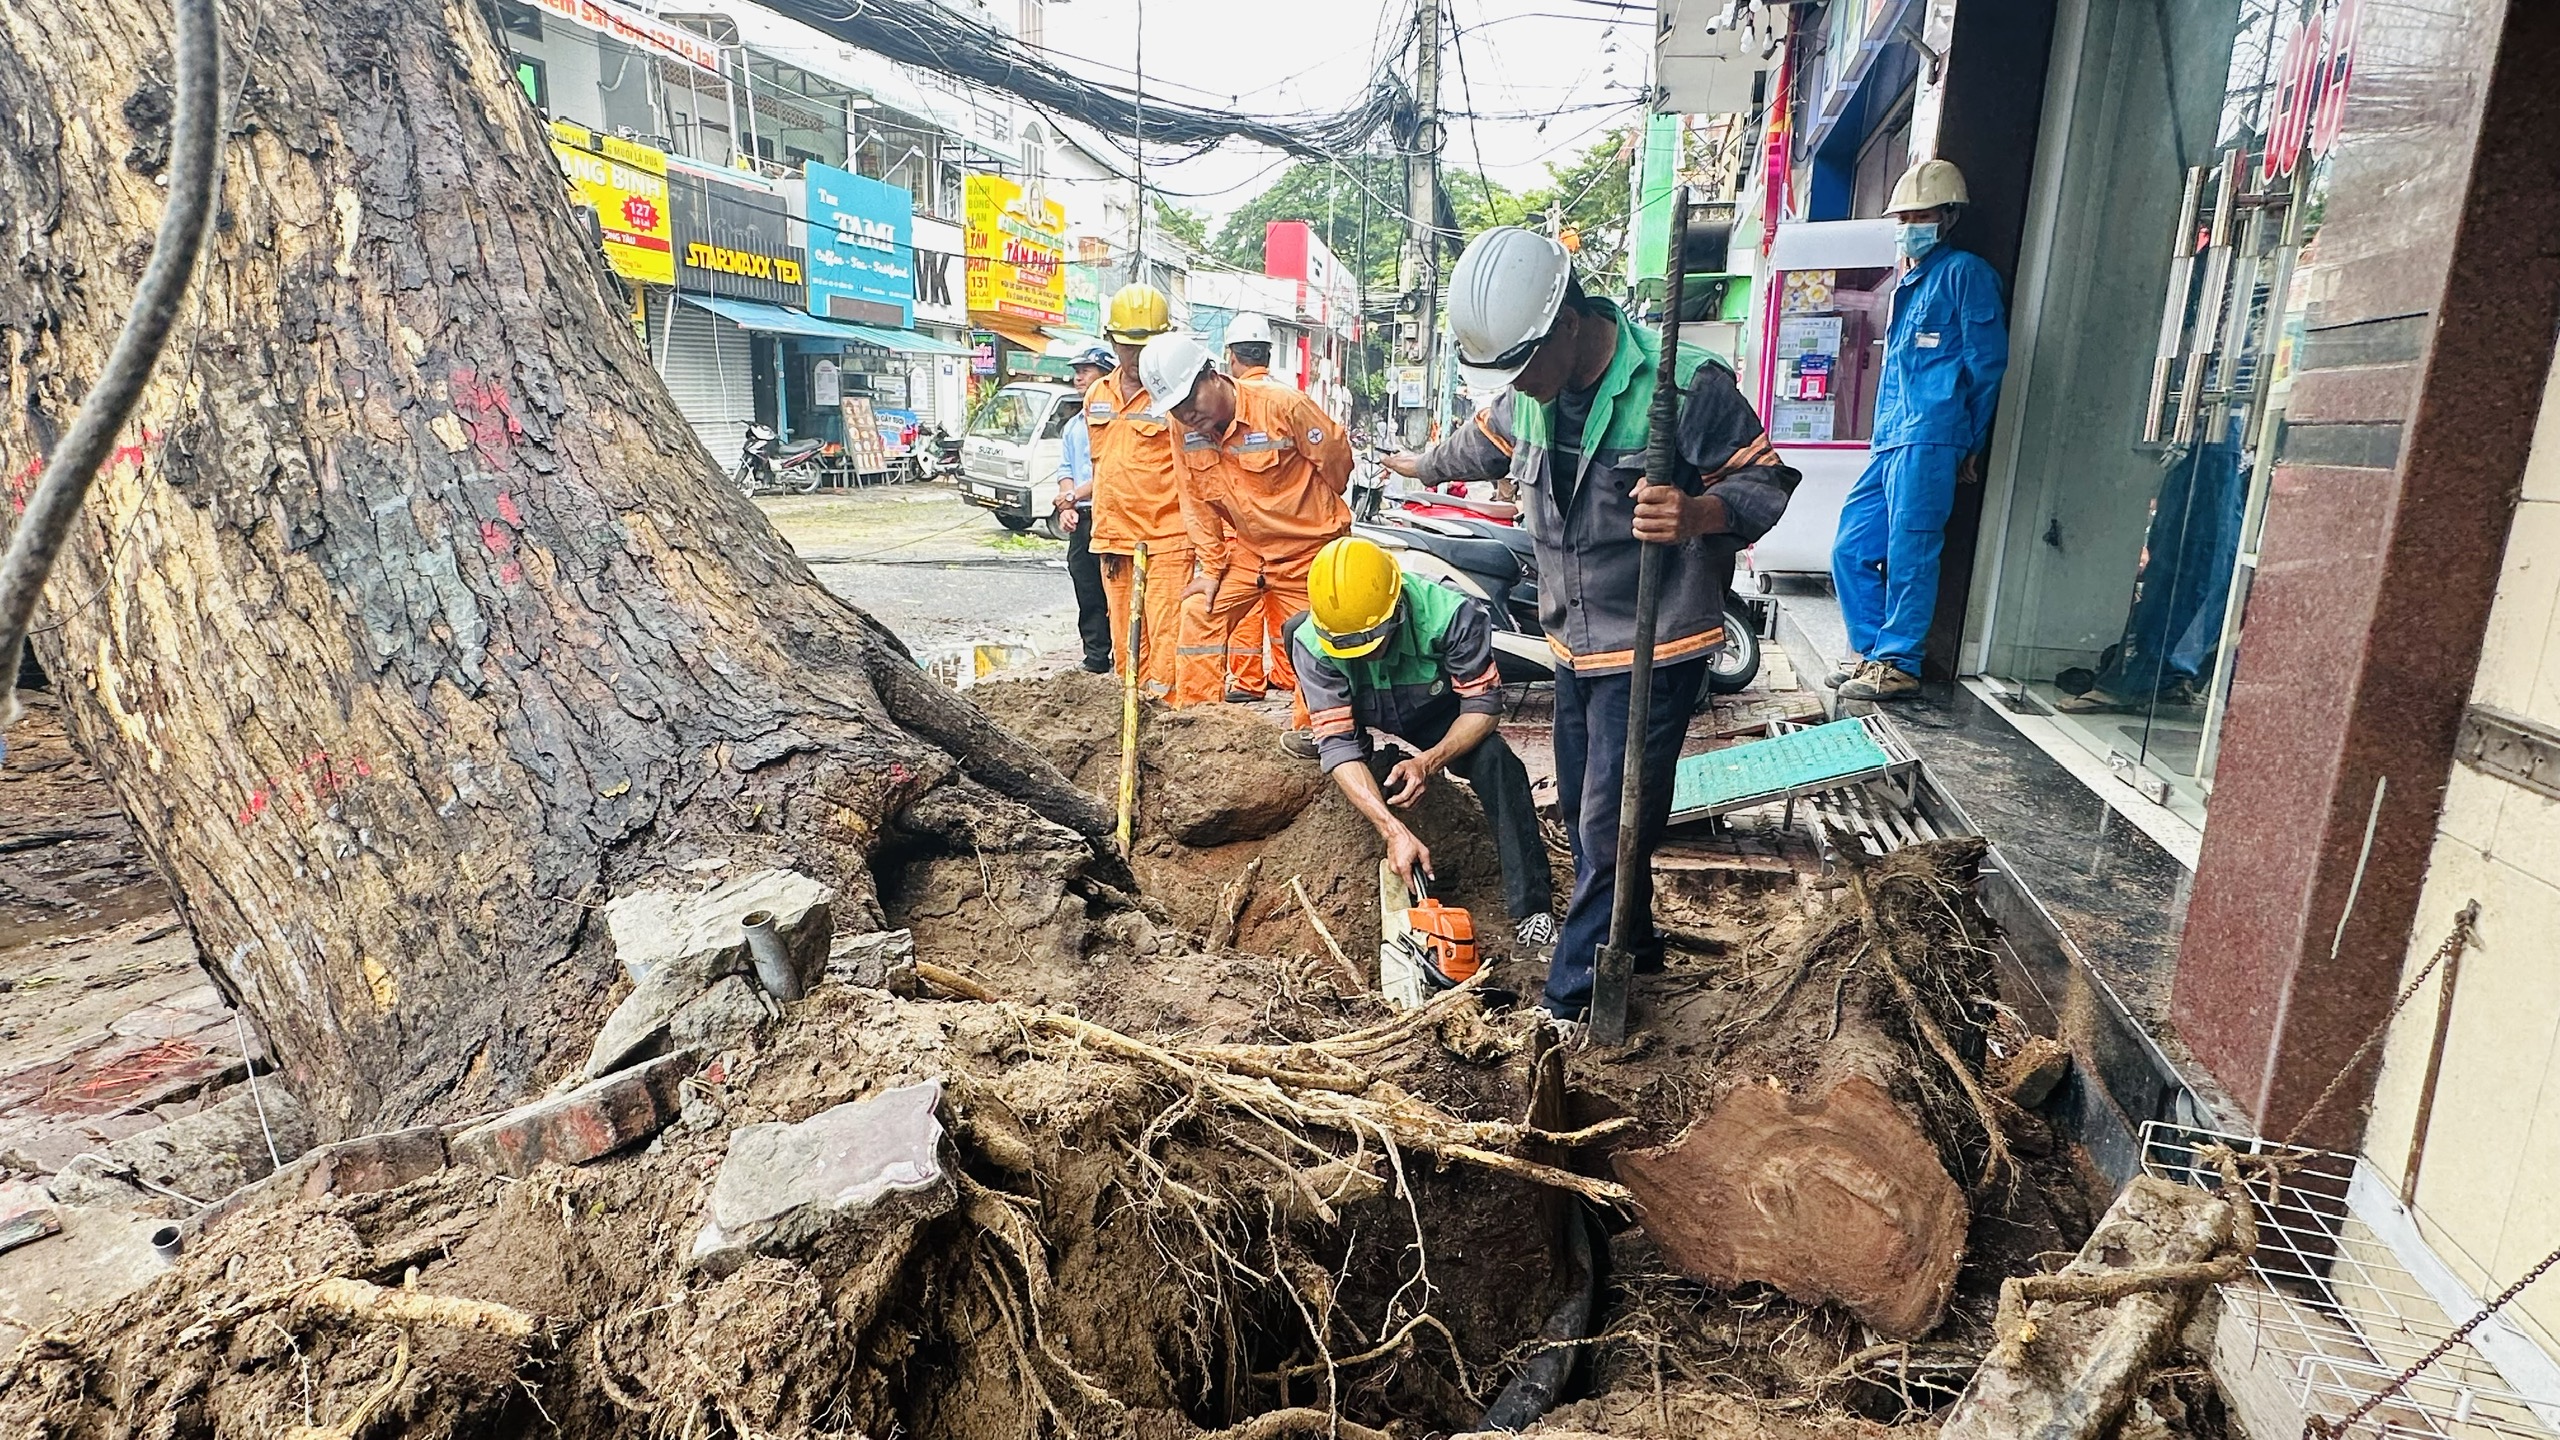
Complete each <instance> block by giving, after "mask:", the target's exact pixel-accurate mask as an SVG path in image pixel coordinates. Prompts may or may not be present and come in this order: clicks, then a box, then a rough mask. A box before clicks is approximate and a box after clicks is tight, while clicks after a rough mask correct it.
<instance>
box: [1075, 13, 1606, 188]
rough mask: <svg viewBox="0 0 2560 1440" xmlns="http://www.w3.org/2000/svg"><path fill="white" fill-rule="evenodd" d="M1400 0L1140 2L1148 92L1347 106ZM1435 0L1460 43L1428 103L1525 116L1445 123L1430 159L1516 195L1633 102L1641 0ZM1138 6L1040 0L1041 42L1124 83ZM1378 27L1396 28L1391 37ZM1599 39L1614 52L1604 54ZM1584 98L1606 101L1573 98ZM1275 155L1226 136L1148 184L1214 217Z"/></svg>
mask: <svg viewBox="0 0 2560 1440" xmlns="http://www.w3.org/2000/svg"><path fill="white" fill-rule="evenodd" d="M1410 3H1411V0H1387V3H1381V0H1282V3H1278V4H1270V3H1265V4H1258V5H1251V6H1241V5H1237V4H1235V3H1233V0H1143V5H1144V14H1145V26H1146V54H1145V68H1146V82H1145V84H1146V92H1147V93H1148V94H1149V95H1156V94H1162V95H1164V96H1166V97H1167V98H1168V99H1172V100H1177V101H1182V102H1186V103H1189V104H1193V105H1201V106H1215V107H1219V108H1230V109H1234V110H1237V111H1240V112H1243V113H1248V114H1256V115H1268V114H1278V115H1289V114H1296V113H1301V112H1331V111H1339V110H1343V109H1347V108H1349V107H1350V106H1351V105H1352V104H1354V103H1355V102H1356V101H1357V100H1358V98H1359V96H1360V93H1361V89H1362V87H1363V85H1364V84H1365V83H1366V82H1367V79H1368V76H1369V73H1370V69H1371V67H1372V65H1373V64H1374V62H1375V57H1376V54H1377V48H1378V46H1379V45H1380V44H1381V43H1384V44H1389V45H1392V44H1395V43H1397V40H1398V38H1400V37H1401V36H1403V35H1404V34H1405V33H1406V32H1405V31H1404V30H1403V28H1402V26H1403V24H1404V17H1405V16H1406V15H1407V14H1409V13H1410ZM1446 3H1448V4H1449V5H1450V6H1451V7H1452V10H1453V11H1454V14H1455V16H1456V20H1457V25H1458V32H1459V33H1458V37H1457V39H1458V48H1457V49H1456V50H1444V52H1443V55H1444V59H1443V64H1442V69H1443V72H1444V73H1443V75H1442V80H1441V88H1440V103H1441V105H1442V106H1443V107H1444V108H1446V109H1449V110H1469V109H1472V110H1475V111H1478V112H1482V113H1484V114H1486V115H1505V116H1508V115H1515V114H1516V115H1526V116H1534V117H1538V118H1520V119H1483V120H1473V121H1466V120H1452V121H1451V122H1450V128H1449V145H1448V149H1447V151H1446V152H1445V153H1444V154H1443V156H1442V163H1443V164H1444V165H1447V166H1455V167H1462V168H1464V169H1467V170H1470V171H1471V170H1473V169H1474V168H1475V165H1476V157H1477V154H1478V152H1479V149H1480V150H1481V152H1482V155H1483V164H1484V169H1485V171H1486V172H1487V173H1489V174H1491V175H1492V176H1493V178H1494V180H1495V181H1496V183H1498V184H1502V185H1505V186H1508V187H1510V188H1512V189H1515V190H1517V189H1523V188H1526V187H1528V186H1532V185H1538V184H1543V183H1544V182H1545V180H1546V170H1545V167H1544V166H1543V165H1542V164H1541V163H1540V162H1542V161H1545V160H1549V159H1553V160H1556V161H1558V162H1559V163H1561V162H1563V161H1564V160H1567V159H1569V158H1570V157H1572V156H1573V155H1575V154H1578V153H1579V152H1580V151H1581V150H1582V149H1583V147H1585V146H1587V145H1589V144H1591V143H1592V141H1594V140H1595V139H1597V138H1598V137H1599V136H1600V134H1601V133H1602V132H1603V131H1605V130H1606V129H1607V128H1608V127H1609V126H1611V125H1613V124H1622V123H1625V122H1626V121H1628V120H1630V119H1632V118H1634V116H1635V115H1636V114H1637V111H1636V110H1635V108H1634V101H1635V100H1636V99H1637V98H1638V93H1639V92H1638V88H1637V87H1640V86H1641V85H1642V84H1643V83H1644V79H1645V70H1646V63H1647V49H1648V47H1649V45H1650V43H1651V35H1652V13H1653V12H1652V7H1651V6H1650V5H1647V6H1645V7H1644V8H1643V9H1641V10H1637V9H1632V8H1621V4H1620V0H1446ZM1139 14H1140V0H1049V7H1048V29H1049V33H1048V41H1049V46H1050V48H1051V49H1052V50H1053V51H1056V52H1058V53H1059V55H1060V56H1061V58H1063V59H1065V60H1066V62H1067V63H1068V65H1069V66H1070V68H1076V69H1083V70H1085V71H1087V73H1090V74H1094V75H1097V76H1106V75H1107V77H1108V78H1111V79H1115V80H1118V81H1119V82H1121V83H1124V84H1125V83H1127V81H1128V78H1129V72H1130V71H1131V70H1133V69H1134V68H1135V67H1136V64H1137V60H1138V56H1137V53H1136V52H1137V44H1138V18H1139ZM1389 27H1396V28H1395V29H1394V31H1393V32H1392V35H1390V34H1388V33H1387V32H1388V31H1389ZM1446 28H1447V27H1446V24H1445V17H1444V25H1443V29H1444V31H1445V30H1446ZM1613 39H1614V41H1615V44H1616V49H1615V50H1614V52H1613V51H1611V50H1610V49H1609V48H1608V47H1609V45H1610V43H1611V41H1612V40H1613ZM1407 48H1408V49H1410V45H1409V44H1408V45H1407ZM1461 52H1463V58H1464V61H1465V66H1464V70H1465V73H1464V75H1463V76H1461V74H1460V73H1459V72H1460V67H1459V64H1458V60H1459V59H1460V54H1461ZM1078 61H1084V62H1089V63H1088V64H1084V65H1078V64H1077V63H1076V62H1078ZM1470 93H1472V95H1473V100H1474V103H1473V104H1472V105H1470V104H1469V103H1468V97H1469V95H1470ZM1619 102H1625V104H1624V106H1623V107H1620V103H1619ZM1593 105H1607V106H1610V107H1612V108H1609V109H1593V108H1582V107H1588V106H1593ZM1540 119H1544V120H1545V122H1546V123H1545V124H1544V127H1543V128H1541V125H1540V123H1539V122H1540ZM1287 163H1288V162H1287V161H1286V159H1285V158H1284V157H1282V156H1281V155H1280V154H1279V152H1277V151H1273V150H1268V149H1265V148H1263V147H1261V146H1257V145H1246V144H1243V143H1241V142H1237V141H1230V142H1228V143H1227V144H1225V145H1223V146H1221V147H1220V148H1219V149H1218V150H1216V151H1215V152H1213V153H1211V154H1209V155H1207V156H1204V157H1202V158H1200V159H1198V160H1193V161H1188V162H1185V163H1182V164H1180V165H1174V166H1168V167H1166V168H1164V169H1161V170H1160V169H1158V168H1157V167H1156V166H1155V164H1154V163H1153V162H1152V161H1151V162H1150V163H1149V165H1148V172H1147V179H1148V182H1149V184H1150V185H1151V186H1154V187H1159V188H1161V189H1163V190H1164V191H1165V192H1166V193H1167V194H1168V196H1169V197H1173V198H1178V199H1179V200H1180V201H1181V203H1183V204H1186V205H1189V206H1191V207H1192V208H1194V209H1198V210H1205V211H1207V212H1209V214H1210V215H1211V216H1212V217H1221V218H1222V217H1224V216H1225V215H1226V214H1227V213H1228V212H1229V211H1231V210H1234V209H1235V208H1236V207H1237V206H1239V205H1242V204H1243V203H1244V202H1246V201H1247V200H1250V199H1252V198H1253V197H1254V195H1256V194H1257V193H1259V192H1260V191H1261V190H1262V189H1263V188H1264V187H1266V186H1268V185H1269V184H1270V183H1271V182H1272V181H1273V180H1274V179H1276V178H1277V177H1278V176H1279V174H1280V172H1281V170H1283V169H1285V168H1286V167H1287ZM1186 192H1187V193H1186ZM1212 228H1213V229H1214V226H1213V227H1212Z"/></svg>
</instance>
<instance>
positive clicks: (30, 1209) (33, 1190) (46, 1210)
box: [0, 1180, 62, 1251]
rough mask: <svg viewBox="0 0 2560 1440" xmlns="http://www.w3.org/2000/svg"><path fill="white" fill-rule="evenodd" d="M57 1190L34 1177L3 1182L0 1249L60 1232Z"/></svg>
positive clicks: (13, 1248)
mask: <svg viewBox="0 0 2560 1440" xmlns="http://www.w3.org/2000/svg"><path fill="white" fill-rule="evenodd" d="M61 1231H62V1216H61V1213H60V1212H59V1210H58V1209H57V1208H56V1207H55V1205H54V1200H53V1192H52V1191H50V1190H47V1189H46V1188H44V1186H42V1185H39V1184H37V1183H36V1182H35V1181H33V1180H9V1181H0V1251H8V1250H15V1249H17V1248H18V1247H19V1246H21V1245H24V1244H27V1243H29V1242H31V1241H36V1240H41V1239H43V1238H44V1237H46V1236H47V1235H56V1234H60V1233H61Z"/></svg>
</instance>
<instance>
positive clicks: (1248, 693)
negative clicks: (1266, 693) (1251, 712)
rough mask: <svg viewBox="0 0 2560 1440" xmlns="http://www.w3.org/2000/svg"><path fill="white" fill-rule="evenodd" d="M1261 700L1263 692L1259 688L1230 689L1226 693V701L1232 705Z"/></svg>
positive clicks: (1256, 702) (1257, 702)
mask: <svg viewBox="0 0 2560 1440" xmlns="http://www.w3.org/2000/svg"><path fill="white" fill-rule="evenodd" d="M1261 700H1262V692H1261V691H1259V690H1230V691H1228V692H1227V694H1226V702H1227V703H1228V704H1230V705H1254V704H1259V703H1260V702H1261Z"/></svg>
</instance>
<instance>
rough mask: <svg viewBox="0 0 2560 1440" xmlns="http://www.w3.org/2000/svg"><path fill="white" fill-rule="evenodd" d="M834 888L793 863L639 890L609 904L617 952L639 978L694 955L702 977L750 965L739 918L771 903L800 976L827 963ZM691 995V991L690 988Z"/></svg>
mask: <svg viewBox="0 0 2560 1440" xmlns="http://www.w3.org/2000/svg"><path fill="white" fill-rule="evenodd" d="M835 895H836V892H835V891H834V890H833V889H831V888H829V887H828V886H826V885H824V884H822V883H820V882H819V881H816V880H813V879H811V878H809V877H808V876H806V875H803V874H801V873H799V872H798V871H796V870H759V871H756V872H755V873H753V874H751V875H742V876H739V877H738V878H737V879H735V880H731V881H729V882H727V883H726V884H723V885H719V886H716V887H714V888H712V889H709V890H641V891H636V892H634V893H632V894H629V895H624V896H621V897H620V898H618V899H615V900H613V901H612V902H610V903H608V904H607V905H606V906H605V907H604V918H605V928H606V930H607V931H608V932H609V933H610V934H611V935H612V937H613V951H614V955H615V956H616V957H617V958H618V959H620V960H621V961H622V965H623V968H624V969H625V970H626V971H628V972H630V974H631V977H632V978H633V979H634V980H635V981H637V980H641V979H645V978H647V977H648V976H649V975H650V974H651V973H652V972H654V971H656V970H657V969H658V968H659V967H661V966H664V965H671V964H678V963H687V962H690V965H691V967H692V968H694V969H696V970H697V971H699V972H700V973H701V974H702V975H703V976H704V984H705V986H707V985H708V983H709V981H710V980H713V979H716V978H718V977H719V976H721V975H725V974H728V973H729V972H731V971H733V970H743V969H745V968H746V951H747V941H746V937H745V936H744V935H742V934H740V933H739V930H738V922H739V921H741V920H743V919H745V918H746V917H747V916H748V914H750V913H751V912H754V911H757V910H767V911H771V912H772V914H773V928H774V930H775V932H776V933H778V934H779V935H781V936H782V943H783V946H784V948H786V949H787V950H789V951H790V953H791V960H792V963H793V964H794V965H796V966H798V967H799V970H800V975H801V978H802V980H803V981H804V982H805V981H807V980H810V979H814V978H815V977H817V976H818V975H819V974H820V973H821V972H823V971H824V970H825V968H826V963H827V941H828V939H829V937H830V936H831V934H832V933H833V932H832V926H833V921H832V918H831V917H830V916H829V914H828V911H827V902H828V901H831V900H833V899H834V898H835ZM686 998H687V999H690V998H692V997H691V996H690V995H688V996H687V997H686Z"/></svg>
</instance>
